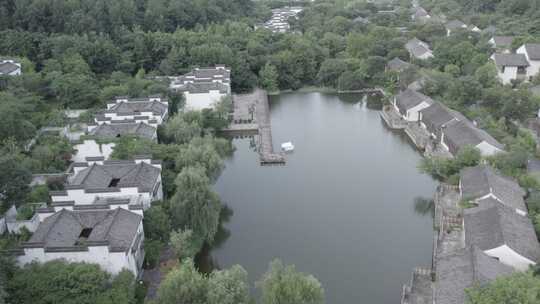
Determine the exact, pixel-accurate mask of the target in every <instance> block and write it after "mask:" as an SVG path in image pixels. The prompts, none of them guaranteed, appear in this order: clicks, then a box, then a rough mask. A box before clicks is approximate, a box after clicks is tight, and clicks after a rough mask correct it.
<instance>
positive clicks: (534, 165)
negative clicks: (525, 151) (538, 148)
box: [527, 158, 540, 173]
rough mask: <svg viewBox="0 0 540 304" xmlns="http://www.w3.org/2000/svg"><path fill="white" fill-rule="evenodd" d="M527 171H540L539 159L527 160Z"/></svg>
mask: <svg viewBox="0 0 540 304" xmlns="http://www.w3.org/2000/svg"><path fill="white" fill-rule="evenodd" d="M527 172H528V173H535V172H540V159H537V158H534V159H529V160H528V161H527Z"/></svg>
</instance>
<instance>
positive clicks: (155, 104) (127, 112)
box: [94, 95, 169, 128]
mask: <svg viewBox="0 0 540 304" xmlns="http://www.w3.org/2000/svg"><path fill="white" fill-rule="evenodd" d="M168 114H169V102H168V100H167V99H165V98H162V97H161V96H160V95H155V96H149V97H147V98H131V99H130V98H128V97H125V96H118V97H116V98H115V100H114V101H113V102H112V103H108V104H107V109H106V110H104V111H102V112H101V113H99V114H98V115H96V116H95V118H94V121H95V123H96V124H98V125H101V124H115V123H141V122H143V123H146V124H148V125H150V126H153V127H156V128H157V126H159V125H160V124H162V123H163V122H164V121H165V120H166V119H167V117H168Z"/></svg>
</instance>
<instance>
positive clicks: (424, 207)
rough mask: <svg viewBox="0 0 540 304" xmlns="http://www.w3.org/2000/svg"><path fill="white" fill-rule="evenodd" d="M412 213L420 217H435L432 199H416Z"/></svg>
mask: <svg viewBox="0 0 540 304" xmlns="http://www.w3.org/2000/svg"><path fill="white" fill-rule="evenodd" d="M414 211H415V212H416V213H418V214H420V215H428V214H429V215H431V217H433V216H434V215H435V202H434V201H433V199H432V198H426V197H417V198H415V199H414Z"/></svg>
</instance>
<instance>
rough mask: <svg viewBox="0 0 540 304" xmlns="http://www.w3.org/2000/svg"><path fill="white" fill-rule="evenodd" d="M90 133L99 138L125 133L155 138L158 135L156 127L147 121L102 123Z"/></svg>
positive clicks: (123, 134)
mask: <svg viewBox="0 0 540 304" xmlns="http://www.w3.org/2000/svg"><path fill="white" fill-rule="evenodd" d="M89 135H93V136H96V137H98V138H103V139H107V138H115V137H120V136H125V135H135V136H139V137H142V138H148V139H153V138H155V137H156V128H154V127H152V126H150V125H147V124H145V123H142V122H140V123H125V124H124V123H122V124H101V125H98V126H97V127H96V128H94V129H93V130H92V131H91V132H90V133H89Z"/></svg>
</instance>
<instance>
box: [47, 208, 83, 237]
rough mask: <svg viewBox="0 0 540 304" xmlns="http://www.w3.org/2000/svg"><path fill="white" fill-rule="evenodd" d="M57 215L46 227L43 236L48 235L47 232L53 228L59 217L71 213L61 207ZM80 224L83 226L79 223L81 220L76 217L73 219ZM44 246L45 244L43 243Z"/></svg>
mask: <svg viewBox="0 0 540 304" xmlns="http://www.w3.org/2000/svg"><path fill="white" fill-rule="evenodd" d="M57 214H58V215H57V216H56V218H54V220H53V222H52V223H51V225H50V226H49V227H48V229H47V233H45V234H44V235H45V236H48V235H49V233H50V232H51V230H52V229H53V227H54V226H56V223H58V221H59V220H60V218H61V217H63V216H65V214H71V212H70V211H69V210H67V209H64V208H62V209H61V210H60V211H58V213H57ZM75 220H76V221H77V222H78V223H79V224H80V225H81V226H83V225H82V224H81V222H80V221H79V220H78V219H75ZM45 246H46V244H45Z"/></svg>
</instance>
